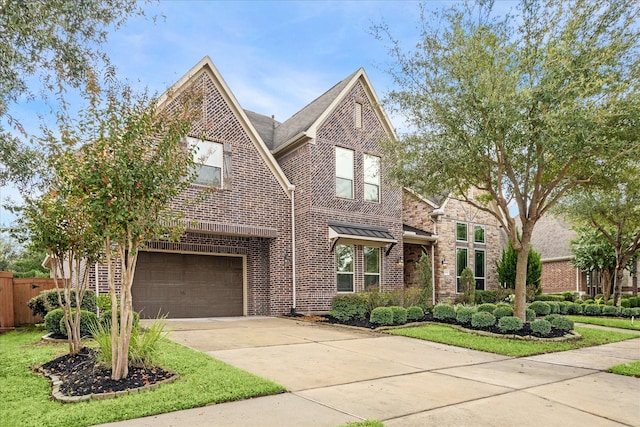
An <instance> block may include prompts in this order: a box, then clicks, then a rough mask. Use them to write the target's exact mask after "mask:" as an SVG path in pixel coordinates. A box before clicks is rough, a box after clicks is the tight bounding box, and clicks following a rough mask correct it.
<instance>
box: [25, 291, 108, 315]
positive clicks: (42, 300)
mask: <svg viewBox="0 0 640 427" xmlns="http://www.w3.org/2000/svg"><path fill="white" fill-rule="evenodd" d="M60 296H61V298H62V303H63V304H64V303H65V299H64V293H63V292H62V290H61V291H60ZM27 305H28V306H29V308H30V309H31V312H32V314H33V315H34V316H42V317H44V316H46V315H47V313H49V312H50V311H51V310H55V309H58V308H60V304H58V291H57V290H56V289H48V290H46V291H42V292H40V294H38V295H37V296H35V297H33V298H31V299H30V300H29V302H28V303H27ZM75 306H76V291H75V289H71V307H72V308H75ZM80 309H82V310H87V311H92V312H94V313H95V311H96V294H95V293H93V291H91V290H88V289H87V290H86V291H85V293H84V297H83V298H82V302H81V303H80Z"/></svg>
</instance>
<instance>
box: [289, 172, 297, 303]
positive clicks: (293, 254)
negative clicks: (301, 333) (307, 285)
mask: <svg viewBox="0 0 640 427" xmlns="http://www.w3.org/2000/svg"><path fill="white" fill-rule="evenodd" d="M295 190H296V186H295V185H292V184H290V185H289V191H290V192H291V286H292V302H291V314H295V313H296V291H297V289H296V197H295Z"/></svg>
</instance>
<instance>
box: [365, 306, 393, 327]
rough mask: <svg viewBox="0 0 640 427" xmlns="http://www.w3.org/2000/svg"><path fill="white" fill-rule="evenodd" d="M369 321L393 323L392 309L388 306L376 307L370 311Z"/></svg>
mask: <svg viewBox="0 0 640 427" xmlns="http://www.w3.org/2000/svg"><path fill="white" fill-rule="evenodd" d="M369 322H371V323H375V324H376V325H382V326H387V325H393V310H391V308H390V307H376V308H374V309H373V310H372V311H371V316H370V317H369Z"/></svg>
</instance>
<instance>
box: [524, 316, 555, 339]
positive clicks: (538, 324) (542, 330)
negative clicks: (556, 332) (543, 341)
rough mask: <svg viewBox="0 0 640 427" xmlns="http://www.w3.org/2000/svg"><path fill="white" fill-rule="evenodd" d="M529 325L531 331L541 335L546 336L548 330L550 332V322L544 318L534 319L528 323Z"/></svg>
mask: <svg viewBox="0 0 640 427" xmlns="http://www.w3.org/2000/svg"><path fill="white" fill-rule="evenodd" d="M529 326H530V327H531V331H532V332H535V333H538V334H540V335H542V336H547V335H549V332H551V323H549V322H548V321H546V320H544V319H540V320H534V321H533V322H531V323H530V324H529Z"/></svg>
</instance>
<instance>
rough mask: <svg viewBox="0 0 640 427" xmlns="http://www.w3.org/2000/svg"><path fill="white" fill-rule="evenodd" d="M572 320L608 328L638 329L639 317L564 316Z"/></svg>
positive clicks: (639, 327) (639, 326)
mask: <svg viewBox="0 0 640 427" xmlns="http://www.w3.org/2000/svg"><path fill="white" fill-rule="evenodd" d="M566 317H568V318H569V319H571V320H573V321H574V322H578V323H588V324H590V325H600V326H608V327H610V328H620V329H632V330H635V331H640V319H633V320H631V319H621V318H617V317H592V316H566Z"/></svg>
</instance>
